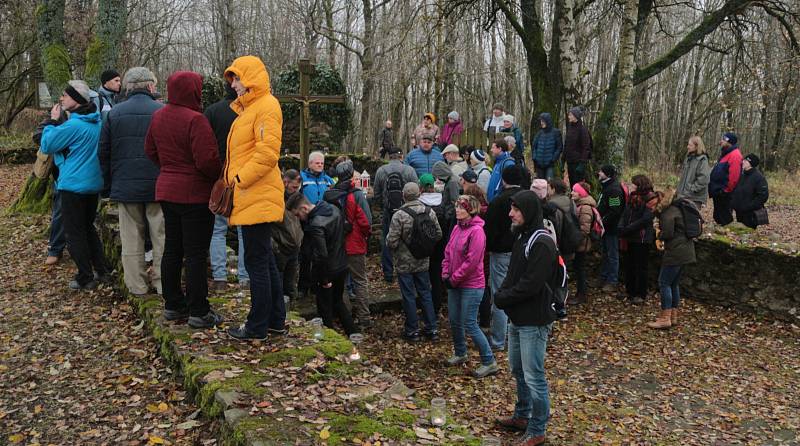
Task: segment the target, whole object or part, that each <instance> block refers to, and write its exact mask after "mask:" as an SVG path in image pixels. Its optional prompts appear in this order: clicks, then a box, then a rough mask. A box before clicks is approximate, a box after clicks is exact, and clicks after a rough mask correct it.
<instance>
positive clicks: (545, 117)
mask: <svg viewBox="0 0 800 446" xmlns="http://www.w3.org/2000/svg"><path fill="white" fill-rule="evenodd" d="M539 120H540V121H544V123H545V127H544V128H543V129H542V130H544V131H546V132H547V131H550V130H552V129H553V116H552V115H551V114H550V113H547V112H545V113H542V114H541V115H539Z"/></svg>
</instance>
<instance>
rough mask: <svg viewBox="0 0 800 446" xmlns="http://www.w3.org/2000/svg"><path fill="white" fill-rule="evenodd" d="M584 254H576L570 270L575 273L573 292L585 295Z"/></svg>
mask: <svg viewBox="0 0 800 446" xmlns="http://www.w3.org/2000/svg"><path fill="white" fill-rule="evenodd" d="M586 254H587V253H585V252H576V253H575V259H574V260H573V261H572V269H573V270H574V273H575V290H576V291H577V292H578V294H586Z"/></svg>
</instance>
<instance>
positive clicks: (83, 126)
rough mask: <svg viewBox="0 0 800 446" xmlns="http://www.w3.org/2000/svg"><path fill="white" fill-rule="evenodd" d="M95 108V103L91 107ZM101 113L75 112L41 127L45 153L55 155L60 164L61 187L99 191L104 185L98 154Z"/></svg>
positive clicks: (59, 180) (90, 191) (58, 184)
mask: <svg viewBox="0 0 800 446" xmlns="http://www.w3.org/2000/svg"><path fill="white" fill-rule="evenodd" d="M92 108H94V107H92ZM99 140H100V113H98V112H96V111H95V112H91V113H88V114H85V115H83V114H79V113H72V114H71V115H70V117H69V119H68V120H67V121H66V122H64V123H63V124H61V125H48V126H46V127H45V128H44V130H42V142H41V146H40V150H41V151H42V153H46V154H50V155H53V161H54V162H55V165H56V166H57V167H58V170H59V174H58V182H57V184H56V187H57V188H58V190H64V191H67V192H74V193H77V194H96V193H98V192H100V190H101V189H103V174H102V172H101V171H100V161H99V160H98V158H97V143H98V141H99Z"/></svg>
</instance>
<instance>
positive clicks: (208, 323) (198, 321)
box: [189, 310, 225, 328]
mask: <svg viewBox="0 0 800 446" xmlns="http://www.w3.org/2000/svg"><path fill="white" fill-rule="evenodd" d="M224 320H225V319H223V318H222V316H220V315H219V314H217V313H215V312H214V310H208V313H206V315H205V316H202V317H199V316H190V317H189V326H190V327H192V328H213V327H216V326H217V325H219V324H221V323H222V321H224Z"/></svg>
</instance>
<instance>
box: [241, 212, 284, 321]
mask: <svg viewBox="0 0 800 446" xmlns="http://www.w3.org/2000/svg"><path fill="white" fill-rule="evenodd" d="M241 228H242V241H243V242H244V266H245V268H247V273H248V274H249V275H250V312H249V313H247V323H246V324H245V328H246V329H247V331H249V332H251V333H255V334H257V335H261V336H263V335H264V334H266V332H267V329H268V328H271V329H274V330H283V329H284V325H285V323H286V305H285V303H284V302H283V285H282V283H281V277H280V274H279V273H278V264H277V262H276V261H275V255H274V254H273V252H272V226H271V224H270V223H259V224H255V225H243V226H242V227H241Z"/></svg>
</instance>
